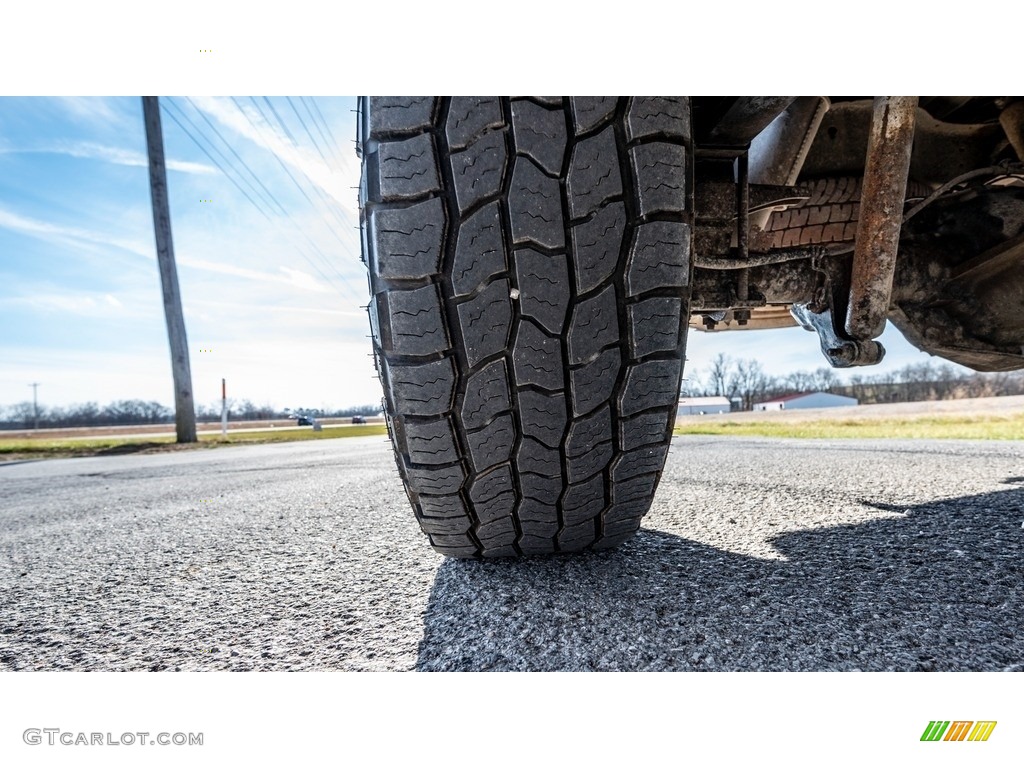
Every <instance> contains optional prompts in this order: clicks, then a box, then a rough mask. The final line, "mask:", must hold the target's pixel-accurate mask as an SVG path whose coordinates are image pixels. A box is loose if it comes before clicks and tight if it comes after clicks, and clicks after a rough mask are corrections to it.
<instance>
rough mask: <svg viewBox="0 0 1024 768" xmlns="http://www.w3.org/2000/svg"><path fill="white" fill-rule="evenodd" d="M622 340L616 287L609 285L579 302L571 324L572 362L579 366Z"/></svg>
mask: <svg viewBox="0 0 1024 768" xmlns="http://www.w3.org/2000/svg"><path fill="white" fill-rule="evenodd" d="M618 341H619V314H618V307H617V306H616V301H615V288H614V287H612V286H610V285H609V286H608V287H607V288H605V289H604V290H603V291H601V292H600V293H599V294H597V295H596V296H593V297H591V298H589V299H585V300H583V301H580V302H578V303H577V304H576V307H575V309H573V313H572V324H571V325H570V327H569V340H568V346H569V363H570V364H571V365H579V364H581V363H585V362H589V361H590V360H593V359H595V358H596V357H597V355H598V353H599V352H600V351H601V350H602V349H603V348H604V347H607V346H610V345H612V344H615V343H617V342H618Z"/></svg>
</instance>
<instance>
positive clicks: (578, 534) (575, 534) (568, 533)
mask: <svg viewBox="0 0 1024 768" xmlns="http://www.w3.org/2000/svg"><path fill="white" fill-rule="evenodd" d="M595 538H597V533H596V527H595V525H594V521H593V520H587V521H585V522H582V523H578V524H576V525H569V526H566V528H565V530H564V531H562V532H561V533H560V534H558V545H559V547H561V549H562V551H563V552H577V551H579V550H581V549H586V548H587V547H589V546H590V545H591V544H593V543H594V539H595Z"/></svg>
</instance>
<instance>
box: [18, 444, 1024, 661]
mask: <svg viewBox="0 0 1024 768" xmlns="http://www.w3.org/2000/svg"><path fill="white" fill-rule="evenodd" d="M1022 523H1024V442H1015V443H1006V442H961V441H942V442H939V441H855V440H848V441H829V442H826V441H801V440H768V439H736V438H701V437H686V438H677V439H676V441H675V443H674V445H673V449H672V451H671V453H670V455H669V464H668V467H667V470H666V474H665V477H664V479H663V481H662V484H661V487H660V489H659V492H658V497H657V500H656V501H655V503H654V507H653V509H652V511H651V513H650V514H649V515H648V517H647V518H645V525H644V528H643V530H642V531H641V532H640V533H639V534H638V535H637V536H636V537H635V538H634V539H633V540H632V541H631V542H629V543H628V544H626V545H624V546H622V547H620V548H619V549H618V550H615V551H611V552H598V553H593V554H585V555H582V556H563V557H555V558H548V559H532V560H524V561H499V562H491V563H478V562H466V561H447V560H444V559H443V558H442V557H440V556H439V555H437V554H435V553H434V552H433V551H432V550H431V549H430V548H429V547H428V546H427V544H426V539H425V538H424V537H422V536H421V535H420V534H419V532H418V529H417V527H416V525H415V522H414V521H413V518H412V513H411V511H410V510H409V508H408V502H407V501H406V499H405V496H404V493H403V491H402V487H401V484H400V481H399V479H398V475H397V472H396V470H395V465H394V461H393V459H392V456H391V454H390V447H389V445H388V444H387V442H386V440H385V439H384V438H377V437H370V438H347V439H338V440H325V441H317V442H306V443H292V444H272V445H258V446H242V447H230V448H220V449H217V450H209V451H195V452H181V453H170V454H157V455H145V456H119V457H104V458H89V459H62V460H49V461H38V462H19V463H8V464H0V669H5V670H11V669H97V670H178V669H180V670H212V669H230V670H285V669H309V670H396V669H398V670H404V669H421V670H489V669H495V670H504V669H517V670H615V669H619V670H758V669H763V670H852V669H861V670H1007V669H1016V670H1022V669H1024V632H1021V627H1024V579H1022V576H1024V557H1022V555H1024V529H1022Z"/></svg>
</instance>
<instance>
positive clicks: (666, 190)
mask: <svg viewBox="0 0 1024 768" xmlns="http://www.w3.org/2000/svg"><path fill="white" fill-rule="evenodd" d="M629 154H630V157H631V159H632V162H633V171H634V173H635V175H636V181H637V191H638V193H639V196H640V213H641V215H643V216H649V215H650V214H653V213H682V212H684V211H685V210H686V148H685V147H681V146H679V145H678V144H664V143H661V142H656V143H653V144H641V145H640V146H637V147H633V148H632V149H631V150H630V152H629Z"/></svg>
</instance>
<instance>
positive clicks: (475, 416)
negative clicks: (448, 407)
mask: <svg viewBox="0 0 1024 768" xmlns="http://www.w3.org/2000/svg"><path fill="white" fill-rule="evenodd" d="M511 407H512V404H511V402H510V401H509V397H508V375H507V373H506V371H505V361H504V360H495V361H494V362H493V363H489V364H488V365H486V366H484V367H483V368H482V369H480V370H479V371H477V372H476V373H474V374H473V375H472V376H470V377H469V378H468V379H467V380H466V394H465V395H464V396H463V400H462V424H463V426H464V427H465V428H466V429H476V428H478V427H482V426H483V425H484V424H486V423H487V422H488V421H490V420H491V419H493V418H494V417H495V416H497V415H498V414H499V413H501V412H502V411H507V410H509V409H511Z"/></svg>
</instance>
